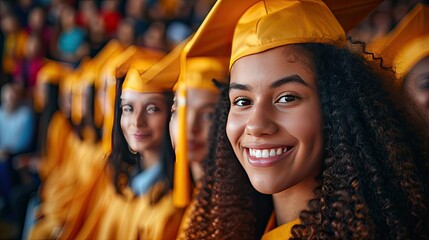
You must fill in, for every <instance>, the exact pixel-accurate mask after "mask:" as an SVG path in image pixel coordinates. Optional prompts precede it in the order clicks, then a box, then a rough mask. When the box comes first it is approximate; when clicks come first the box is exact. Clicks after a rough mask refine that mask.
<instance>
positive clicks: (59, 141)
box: [39, 111, 71, 182]
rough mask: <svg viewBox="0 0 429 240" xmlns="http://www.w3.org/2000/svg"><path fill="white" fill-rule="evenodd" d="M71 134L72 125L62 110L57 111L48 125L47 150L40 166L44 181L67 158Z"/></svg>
mask: <svg viewBox="0 0 429 240" xmlns="http://www.w3.org/2000/svg"><path fill="white" fill-rule="evenodd" d="M70 134H71V126H70V124H69V122H68V120H67V118H66V117H65V116H64V114H63V113H62V112H60V111H57V112H55V113H54V115H53V116H52V118H51V121H50V123H49V126H48V132H47V138H46V150H45V151H44V152H45V153H44V154H43V157H42V161H41V163H40V168H39V176H40V178H41V180H42V181H43V182H44V181H45V180H46V179H47V178H48V176H49V175H50V174H51V173H52V172H53V170H55V169H57V167H58V164H60V163H61V161H62V160H63V159H64V158H66V156H65V151H66V147H67V140H68V139H69V136H70Z"/></svg>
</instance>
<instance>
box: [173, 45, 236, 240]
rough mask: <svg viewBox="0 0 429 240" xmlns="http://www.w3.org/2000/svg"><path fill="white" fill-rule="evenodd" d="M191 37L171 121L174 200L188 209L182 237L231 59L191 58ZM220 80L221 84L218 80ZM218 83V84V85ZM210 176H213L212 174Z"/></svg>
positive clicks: (182, 226)
mask: <svg viewBox="0 0 429 240" xmlns="http://www.w3.org/2000/svg"><path fill="white" fill-rule="evenodd" d="M193 42H194V39H191V40H190V41H189V43H188V44H187V46H186V47H185V49H184V50H183V52H182V56H181V58H180V65H181V66H180V68H181V73H180V78H179V82H178V83H177V84H176V86H175V93H176V97H175V102H174V105H173V108H172V117H171V121H170V135H171V137H172V143H173V147H174V148H175V152H176V164H175V181H174V191H173V193H174V194H173V197H174V203H175V205H176V206H177V207H180V208H186V212H185V215H184V217H183V219H182V223H181V227H180V229H181V230H180V232H179V236H178V237H179V238H180V235H182V232H183V230H184V229H185V228H186V226H187V224H188V223H189V213H190V212H191V211H192V210H191V209H192V208H193V207H192V204H191V205H190V206H189V203H190V202H191V201H192V200H193V197H194V196H195V195H196V193H197V192H198V189H199V188H200V187H201V181H202V178H203V177H204V169H203V161H204V160H205V159H206V157H207V155H208V152H209V149H210V143H209V136H210V134H213V133H211V132H210V129H211V126H212V122H213V118H214V113H215V106H216V104H217V102H218V100H219V96H220V90H219V87H220V85H221V83H222V84H225V83H226V81H227V74H228V68H227V63H228V59H227V58H223V57H201V56H200V57H188V55H192V52H188V49H189V48H190V46H192V44H193ZM216 82H217V83H216ZM217 85H218V86H217ZM208 177H210V176H208Z"/></svg>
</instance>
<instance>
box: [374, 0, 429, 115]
mask: <svg viewBox="0 0 429 240" xmlns="http://www.w3.org/2000/svg"><path fill="white" fill-rule="evenodd" d="M373 51H375V52H376V53H378V54H380V55H381V57H382V58H383V65H386V66H389V67H393V69H394V71H395V72H396V77H397V80H396V81H395V83H394V85H395V86H396V87H399V88H401V89H402V90H403V91H402V92H404V93H407V94H408V95H409V96H410V97H411V98H412V99H413V100H414V102H415V105H416V107H417V109H418V110H419V111H421V112H422V114H424V115H425V116H426V118H427V119H428V120H429V6H427V5H423V4H418V5H416V6H415V7H414V8H413V9H412V10H411V11H410V12H409V13H408V14H407V16H405V17H404V18H403V19H402V20H401V22H400V23H399V24H398V25H397V26H396V27H395V28H394V29H393V30H392V31H391V32H390V33H389V34H387V35H386V36H385V37H383V38H382V39H380V40H379V41H377V42H375V43H374V49H373Z"/></svg>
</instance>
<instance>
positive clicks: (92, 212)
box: [68, 168, 182, 240]
mask: <svg viewBox="0 0 429 240" xmlns="http://www.w3.org/2000/svg"><path fill="white" fill-rule="evenodd" d="M109 172H110V171H109V170H108V168H106V169H105V172H104V173H103V174H102V175H101V177H100V179H98V181H97V183H96V186H95V187H94V188H93V191H92V196H91V198H90V200H89V202H88V204H87V205H88V206H87V207H86V210H85V211H86V213H85V216H86V220H85V222H84V223H83V225H82V226H81V227H80V229H76V234H71V235H69V236H68V238H73V239H153V240H157V239H159V240H161V239H162V240H164V239H167V240H168V239H175V238H176V235H177V231H178V228H179V224H180V220H181V217H182V212H181V211H180V210H178V209H176V208H175V207H174V206H173V201H172V195H171V193H168V194H167V195H165V196H164V197H162V198H161V199H160V200H159V201H158V202H157V203H155V204H150V199H151V195H152V194H156V193H154V191H158V189H161V188H162V187H163V184H164V183H162V182H158V183H157V184H155V186H154V187H152V189H151V190H150V192H149V193H148V194H146V195H143V196H136V195H135V194H134V193H133V192H132V190H131V189H130V188H126V189H124V191H123V195H120V194H118V193H117V192H116V190H115V188H114V186H113V183H112V178H111V174H110V173H109Z"/></svg>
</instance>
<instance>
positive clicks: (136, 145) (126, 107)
mask: <svg viewBox="0 0 429 240" xmlns="http://www.w3.org/2000/svg"><path fill="white" fill-rule="evenodd" d="M121 108H122V115H121V129H122V132H123V133H124V137H125V139H126V140H127V143H128V146H129V147H130V148H131V149H132V150H134V151H136V152H139V153H140V154H142V153H143V152H145V151H151V150H159V149H160V147H161V142H162V140H163V137H164V133H165V129H166V122H167V116H168V114H167V113H168V111H169V110H170V109H168V107H167V103H166V100H165V97H164V95H163V94H161V93H139V92H135V91H131V90H125V91H123V92H122V95H121Z"/></svg>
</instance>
